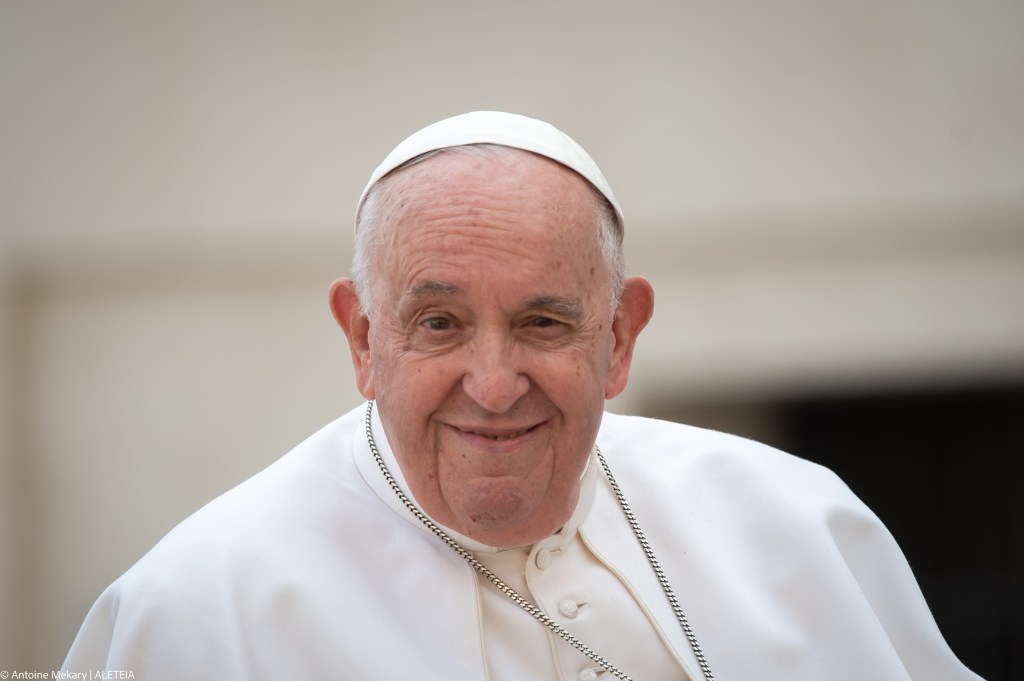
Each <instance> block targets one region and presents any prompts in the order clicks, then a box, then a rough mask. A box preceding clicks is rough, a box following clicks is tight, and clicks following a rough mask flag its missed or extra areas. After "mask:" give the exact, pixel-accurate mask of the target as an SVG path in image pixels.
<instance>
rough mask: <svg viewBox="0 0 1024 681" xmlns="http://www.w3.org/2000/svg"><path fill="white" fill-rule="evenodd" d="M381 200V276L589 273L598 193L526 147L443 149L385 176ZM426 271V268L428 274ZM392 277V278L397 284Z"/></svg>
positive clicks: (595, 237) (409, 279) (595, 246)
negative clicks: (511, 271)
mask: <svg viewBox="0 0 1024 681" xmlns="http://www.w3.org/2000/svg"><path fill="white" fill-rule="evenodd" d="M384 189H385V192H384V194H383V195H382V196H381V198H380V207H379V216H378V218H379V229H380V230H381V234H380V235H379V236H380V246H381V247H382V249H383V254H382V255H383V256H384V257H383V260H382V261H380V262H381V264H382V265H384V269H383V271H381V272H380V274H382V275H384V277H387V278H394V277H398V278H400V279H402V280H404V281H403V284H402V286H407V285H410V284H412V283H413V281H414V280H416V279H418V278H419V277H426V280H430V281H434V280H437V281H448V279H445V278H439V277H438V276H437V275H438V273H439V272H440V273H444V272H449V273H450V276H461V277H463V280H462V281H460V282H456V283H459V284H460V285H464V284H465V283H466V282H467V281H473V280H476V279H479V278H493V277H494V276H496V275H498V274H508V273H499V272H496V271H495V268H499V267H505V268H509V267H514V268H521V269H522V270H523V271H524V272H529V273H530V274H531V276H538V274H541V273H543V272H544V268H549V269H554V270H560V271H563V272H564V273H565V274H571V273H574V274H577V275H579V272H577V270H578V269H579V268H581V267H583V268H590V269H589V271H590V273H591V278H593V274H594V267H593V265H594V260H595V258H599V255H598V254H599V245H598V241H599V239H598V229H599V225H598V210H597V206H598V199H597V195H596V192H595V190H594V189H593V188H592V187H591V186H590V184H589V183H588V182H587V181H586V180H585V179H583V178H582V177H581V176H579V175H578V174H576V173H575V172H574V171H572V170H570V169H568V168H566V167H565V166H562V165H561V164H559V163H557V162H555V161H552V160H550V159H547V158H544V157H541V156H537V155H535V154H531V153H529V152H513V153H501V152H495V153H487V154H482V155H481V154H470V155H467V154H462V153H457V154H453V153H444V154H438V155H436V156H433V157H431V158H429V159H427V160H425V161H423V162H421V163H418V164H415V165H413V166H410V167H408V168H405V169H402V170H401V171H399V172H398V173H396V174H395V176H393V177H391V178H388V179H387V186H386V187H384ZM428 274H429V275H430V276H427V275H428ZM394 283H397V282H394Z"/></svg>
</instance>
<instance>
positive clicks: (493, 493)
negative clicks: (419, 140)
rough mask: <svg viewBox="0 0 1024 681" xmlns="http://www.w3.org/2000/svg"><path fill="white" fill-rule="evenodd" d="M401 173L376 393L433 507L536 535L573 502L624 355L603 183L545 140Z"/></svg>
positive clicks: (377, 323)
mask: <svg viewBox="0 0 1024 681" xmlns="http://www.w3.org/2000/svg"><path fill="white" fill-rule="evenodd" d="M391 182H392V185H391V187H390V188H389V191H388V193H387V195H386V198H385V199H384V201H383V203H382V206H381V214H380V217H381V230H382V237H383V246H382V247H381V248H380V250H379V256H378V260H377V261H376V263H374V264H373V265H372V273H373V274H372V277H373V279H372V288H373V292H374V293H373V295H374V299H373V305H374V308H373V310H372V313H371V316H370V321H369V326H368V335H367V338H368V351H367V358H366V359H367V361H366V362H365V366H364V367H363V375H364V377H365V378H364V380H363V381H362V388H363V393H364V394H365V395H367V396H369V397H374V398H375V399H376V401H377V407H378V409H379V410H380V416H381V420H382V422H383V424H384V430H385V432H386V434H387V437H388V440H389V442H390V443H391V446H392V448H393V450H394V452H395V456H396V458H397V460H398V463H399V465H400V466H401V468H402V472H403V474H404V475H405V478H406V480H407V481H408V483H409V486H410V488H411V490H412V492H413V495H414V496H415V498H416V500H417V502H419V504H420V505H421V506H422V507H423V509H424V510H425V511H426V512H427V513H428V514H429V515H431V516H432V517H433V518H435V519H436V520H438V521H440V522H442V523H443V524H445V525H447V526H449V527H451V528H453V529H455V530H456V531H458V532H460V533H462V534H465V535H467V536H470V537H472V538H474V539H477V540H478V541H482V542H484V543H487V544H491V545H495V546H514V545H520V544H525V543H531V542H533V541H536V540H538V539H540V538H543V537H545V536H547V535H548V534H550V533H551V532H553V531H555V530H557V529H558V528H559V527H560V526H561V525H562V524H563V523H564V522H565V521H566V520H567V519H568V517H569V515H570V514H571V512H572V510H573V509H574V508H575V504H576V502H577V499H578V495H579V487H580V475H581V473H582V470H583V468H584V466H585V463H586V461H587V458H588V456H589V454H590V451H591V448H592V446H593V443H594V440H595V438H596V434H597V429H598V426H599V425H600V421H601V414H602V410H603V404H604V399H605V395H606V392H607V391H608V375H609V367H610V365H611V364H612V363H613V355H614V354H616V353H615V351H614V349H615V347H616V337H615V335H614V334H613V329H612V326H613V324H612V321H613V320H612V318H611V314H610V312H611V296H612V281H611V273H610V272H609V271H608V267H607V265H606V264H605V263H604V261H603V260H602V258H601V255H600V250H599V242H598V227H597V223H596V221H595V210H594V196H593V194H592V190H591V189H590V187H589V186H588V185H587V183H586V182H585V181H584V180H583V179H582V178H580V177H579V176H578V175H576V174H575V173H574V172H572V171H570V170H568V169H566V168H564V167H563V166H561V165H559V164H557V163H555V162H553V161H550V160H548V159H545V158H542V157H539V156H534V155H532V154H526V155H523V156H506V155H501V156H496V157H493V158H491V157H486V158H478V157H471V156H464V155H451V154H447V155H445V154H442V155H440V156H435V157H433V158H431V159H429V160H427V161H424V162H422V163H421V164H418V165H414V166H412V167H410V168H407V169H405V170H403V171H401V172H400V173H399V174H398V175H396V176H395V177H394V178H392V180H391ZM616 392H617V390H616Z"/></svg>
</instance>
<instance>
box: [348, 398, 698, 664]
mask: <svg viewBox="0 0 1024 681" xmlns="http://www.w3.org/2000/svg"><path fill="white" fill-rule="evenodd" d="M372 415H373V400H370V401H368V402H367V403H366V441H367V442H368V443H369V444H370V453H371V454H373V459H374V461H376V462H377V465H378V466H380V470H381V473H383V474H384V479H385V480H386V481H387V483H388V486H389V487H391V489H392V490H394V492H395V494H396V495H398V499H399V501H401V502H402V504H403V505H404V506H405V507H406V509H408V510H409V512H410V513H412V514H413V515H414V516H415V517H416V519H417V520H419V521H420V522H421V523H423V524H424V525H426V527H427V529H429V530H430V531H431V532H433V533H434V534H435V535H436V536H437V537H438V539H440V540H441V541H443V542H444V543H445V544H447V545H448V547H449V548H451V549H452V550H453V551H455V553H457V554H458V555H459V556H461V557H462V558H463V559H464V560H465V561H466V562H467V563H469V564H470V565H471V566H472V567H473V569H474V570H476V571H477V572H478V573H479V574H480V575H481V576H482V577H484V578H486V579H487V581H489V582H490V583H491V584H493V585H494V586H495V587H496V588H497V589H498V591H500V592H501V593H503V594H505V595H506V596H508V597H509V598H510V599H511V600H512V602H513V603H515V604H516V605H518V606H519V607H520V608H522V609H523V610H525V611H526V612H528V613H529V614H530V615H532V616H533V618H534V619H536V620H537V621H538V622H540V623H541V624H543V625H544V626H546V627H547V628H548V629H550V630H551V631H552V632H553V633H555V634H557V635H558V636H559V637H561V638H562V640H564V641H565V642H566V643H568V644H570V645H571V646H572V647H574V648H575V649H576V650H578V651H580V652H581V653H583V654H584V655H586V656H587V658H589V659H590V660H591V661H593V662H595V663H597V664H598V665H600V666H601V667H602V668H603V669H604V670H605V671H607V672H609V673H610V674H612V675H613V676H614V677H615V678H617V679H621V680H622V681H633V679H632V677H630V676H627V675H626V674H625V673H624V672H623V671H621V670H620V669H619V668H618V667H616V666H615V665H613V664H612V663H610V662H609V661H608V660H606V659H604V658H603V657H601V656H600V655H598V654H597V653H596V652H594V651H593V650H592V649H591V648H590V647H589V646H587V645H586V644H584V643H583V642H582V641H580V640H579V639H578V638H576V637H575V636H573V635H572V634H570V633H569V632H568V631H567V630H566V629H565V628H564V627H562V626H561V625H560V624H558V622H555V621H554V620H553V619H551V618H550V617H549V616H548V615H547V614H545V613H544V612H543V611H542V610H540V609H539V608H538V607H537V606H535V605H534V604H533V603H530V602H529V601H528V600H526V599H525V598H523V597H522V596H520V595H519V594H518V593H517V592H516V591H515V589H513V588H512V587H510V586H509V585H508V584H505V582H503V581H502V580H501V579H500V578H499V577H498V576H497V575H495V574H494V573H493V572H491V571H490V570H489V569H487V567H486V566H485V565H484V564H483V563H481V562H480V561H479V560H477V559H476V557H474V556H473V554H472V553H470V552H469V551H468V550H467V549H466V548H465V547H463V546H462V545H461V544H459V543H458V542H457V541H455V540H454V539H452V538H451V537H450V536H448V534H447V533H446V532H445V531H444V530H442V529H441V527H440V526H439V525H438V524H437V523H435V522H434V521H433V520H431V519H430V517H429V516H427V514H426V513H424V512H423V511H421V510H420V509H419V507H418V506H416V504H414V503H413V501H412V500H411V499H409V497H408V496H406V494H405V492H403V491H402V488H401V487H399V486H398V482H397V481H396V480H395V477H394V476H393V475H391V471H390V470H388V466H387V464H386V463H384V458H383V457H382V456H381V455H380V451H379V450H378V449H377V443H376V441H375V440H374V439H373V427H372V425H371V424H372V422H373V421H372V418H371V417H372ZM597 460H598V462H599V463H600V464H601V468H602V469H603V470H604V474H605V476H606V477H607V478H608V483H609V484H610V485H611V488H612V491H613V492H614V493H615V498H616V499H618V501H619V506H620V507H621V508H622V512H623V513H624V514H625V516H626V520H628V521H629V525H630V527H632V528H633V534H635V535H636V538H637V541H639V542H640V546H641V548H643V550H644V555H646V556H647V561H648V562H649V563H650V564H651V568H653V569H654V574H655V575H657V577H658V582H659V583H660V584H661V588H662V590H663V591H664V592H665V596H667V597H668V602H669V604H671V606H672V611H673V612H674V613H675V615H676V619H677V620H679V624H680V625H681V626H682V627H683V633H684V634H686V640H687V641H689V642H690V648H691V649H692V650H693V654H694V656H695V657H696V658H697V662H698V663H699V664H700V669H701V671H702V672H703V673H704V678H705V680H706V681H715V677H714V675H713V674H712V673H711V667H710V665H708V661H707V659H705V657H704V651H703V650H701V647H700V643H698V642H697V636H696V634H694V633H693V628H692V627H690V623H689V621H687V619H686V615H685V614H684V613H683V609H682V607H681V606H680V605H679V600H678V599H677V598H676V595H675V592H673V591H672V586H671V585H670V584H669V583H668V578H667V577H666V576H665V572H664V571H663V570H662V569H661V564H660V563H658V559H657V558H655V556H654V551H653V549H651V545H650V543H649V542H648V541H647V537H646V536H645V535H644V533H643V530H641V529H640V523H639V522H637V519H636V516H635V515H633V511H632V510H631V509H630V507H629V504H628V503H626V497H625V496H624V495H623V494H622V490H621V489H619V484H618V483H617V482H616V481H615V478H614V477H613V476H612V471H611V469H610V468H608V463H607V462H606V461H605V460H604V456H603V455H602V454H601V449H600V448H597Z"/></svg>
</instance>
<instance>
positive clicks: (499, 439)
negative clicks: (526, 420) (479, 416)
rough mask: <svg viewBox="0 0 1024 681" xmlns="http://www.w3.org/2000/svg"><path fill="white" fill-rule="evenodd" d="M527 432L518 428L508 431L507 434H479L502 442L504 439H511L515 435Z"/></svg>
mask: <svg viewBox="0 0 1024 681" xmlns="http://www.w3.org/2000/svg"><path fill="white" fill-rule="evenodd" d="M525 432H526V431H525V430H517V431H516V432H514V433H507V434H505V435H486V434H484V433H477V435H480V436H481V437H485V438H487V439H488V440H494V441H495V442H502V441H504V440H511V439H512V438H514V437H519V436H520V435H523V434H524V433H525Z"/></svg>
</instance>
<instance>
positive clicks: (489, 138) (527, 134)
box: [356, 111, 625, 227]
mask: <svg viewBox="0 0 1024 681" xmlns="http://www.w3.org/2000/svg"><path fill="white" fill-rule="evenodd" d="M467 144H499V145H502V146H506V147H514V148H516V149H523V150H525V151H532V152H533V153H535V154H540V155H541V156H546V157H548V158H550V159H552V160H554V161H558V162H559V163H561V164H562V165H564V166H566V167H568V168H571V169H572V170H575V171H576V172H577V173H579V174H580V175H582V176H583V177H584V178H585V179H586V180H587V181H588V182H590V184H592V185H593V186H594V187H595V188H596V189H597V190H598V191H599V192H601V193H602V194H604V196H605V198H606V199H608V202H609V203H610V204H611V205H612V208H614V209H615V216H616V217H617V218H618V220H619V225H620V227H621V226H622V225H624V224H625V221H624V220H623V217H622V209H621V208H620V207H619V202H618V201H616V200H615V195H614V194H612V188H611V187H610V186H609V185H608V180H606V179H604V175H602V174H601V170H600V168H598V167H597V164H596V163H594V159H592V158H590V155H589V154H588V153H587V152H586V151H584V150H583V147H581V146H580V145H579V144H577V143H576V142H575V141H574V140H573V139H572V138H571V137H569V136H568V135H566V134H565V133H564V132H562V131H561V130H559V129H558V128H556V127H555V126H553V125H551V124H550V123H545V122H543V121H538V120H536V119H534V118H528V117H526V116H520V115H519V114H511V113H503V112H500V111H474V112H472V113H465V114H461V115H459V116H453V117H452V118H446V119H444V120H443V121H438V122H437V123H434V124H432V125H428V126H427V127H425V128H423V129H422V130H420V131H419V132H415V133H413V134H412V135H410V136H409V137H407V138H405V140H404V141H402V143H401V144H399V145H398V146H397V147H395V148H394V150H393V151H392V152H391V153H390V154H388V156H387V158H385V159H384V162H383V163H381V164H380V165H379V166H377V169H376V170H374V171H373V174H372V175H370V181H369V182H367V184H366V189H364V190H363V193H362V195H361V196H360V197H359V205H358V206H357V207H356V216H357V217H358V215H359V210H360V209H361V208H362V207H363V201H365V200H366V195H367V193H369V191H370V189H371V188H372V187H373V185H375V184H377V182H378V181H380V179H381V178H383V177H384V176H385V175H387V174H388V173H390V172H391V171H392V170H394V169H395V168H398V167H399V166H401V165H402V164H403V163H405V162H406V161H410V160H412V159H414V158H416V157H417V156H419V155H420V154H425V153H427V152H428V151H436V150H438V149H447V148H450V147H460V146H465V145H467Z"/></svg>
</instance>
